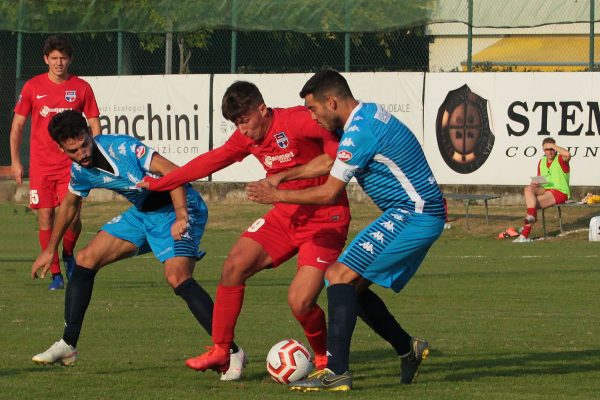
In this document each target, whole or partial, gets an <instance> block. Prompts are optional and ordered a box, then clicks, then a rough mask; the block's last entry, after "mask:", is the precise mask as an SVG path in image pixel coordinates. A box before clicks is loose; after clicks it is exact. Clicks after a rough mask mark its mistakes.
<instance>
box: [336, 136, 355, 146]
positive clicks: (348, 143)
mask: <svg viewBox="0 0 600 400" xmlns="http://www.w3.org/2000/svg"><path fill="white" fill-rule="evenodd" d="M340 146H346V147H356V145H355V144H354V142H353V141H352V138H346V139H344V140H342V141H341V142H340Z"/></svg>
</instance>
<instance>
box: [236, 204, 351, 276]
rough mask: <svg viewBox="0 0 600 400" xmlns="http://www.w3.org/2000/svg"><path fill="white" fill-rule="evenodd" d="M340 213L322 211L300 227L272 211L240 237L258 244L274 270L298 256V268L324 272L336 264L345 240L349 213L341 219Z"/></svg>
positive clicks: (287, 216)
mask: <svg viewBox="0 0 600 400" xmlns="http://www.w3.org/2000/svg"><path fill="white" fill-rule="evenodd" d="M339 211H340V207H335V212H332V211H330V210H328V209H327V208H325V209H321V210H319V211H318V212H316V213H315V214H313V215H312V216H311V217H310V218H309V219H308V220H307V221H306V222H305V223H303V224H301V225H299V224H294V223H293V222H292V221H291V218H290V216H289V215H286V214H284V213H282V212H280V211H279V210H278V209H277V208H273V209H271V210H270V211H269V212H268V213H267V214H265V215H264V216H263V217H262V218H259V219H257V220H256V221H254V223H253V224H252V225H250V227H249V228H248V229H247V230H246V231H245V232H244V233H243V234H242V236H243V237H247V238H250V239H252V240H254V241H256V242H258V243H260V245H261V246H262V247H263V248H264V249H265V251H266V252H267V254H269V256H270V257H271V259H272V260H273V267H276V266H278V265H280V264H282V263H284V262H285V261H287V260H289V259H290V258H292V257H293V256H294V255H295V254H296V253H297V254H298V267H302V266H306V265H308V266H312V267H315V268H318V269H320V270H322V271H325V270H326V269H327V267H329V266H330V265H331V264H333V263H334V262H335V261H336V260H337V258H338V256H339V255H340V253H341V252H342V250H343V249H344V244H345V243H346V237H347V236H348V227H349V225H350V211H349V210H348V209H347V208H346V209H344V212H343V213H342V215H340V213H339ZM333 214H335V215H333Z"/></svg>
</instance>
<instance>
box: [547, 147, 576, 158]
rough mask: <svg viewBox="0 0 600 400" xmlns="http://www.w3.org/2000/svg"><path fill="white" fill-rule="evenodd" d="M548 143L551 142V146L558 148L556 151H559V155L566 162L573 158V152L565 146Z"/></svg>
mask: <svg viewBox="0 0 600 400" xmlns="http://www.w3.org/2000/svg"><path fill="white" fill-rule="evenodd" d="M548 144H550V145H551V147H552V148H554V150H556V153H558V155H559V156H561V157H562V159H563V161H564V162H569V160H570V159H571V153H570V152H569V150H567V149H565V148H564V147H560V146H557V145H556V143H548Z"/></svg>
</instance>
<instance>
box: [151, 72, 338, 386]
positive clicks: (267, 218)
mask: <svg viewBox="0 0 600 400" xmlns="http://www.w3.org/2000/svg"><path fill="white" fill-rule="evenodd" d="M222 112H223V116H224V117H225V118H226V119H228V120H229V121H231V122H233V123H234V124H235V125H236V127H237V129H236V130H235V132H233V134H232V135H231V137H230V138H229V139H228V140H227V142H226V143H225V144H224V145H223V146H221V147H218V148H216V149H214V150H211V151H209V152H207V153H205V154H203V155H200V156H198V157H196V158H195V159H194V160H192V161H190V162H189V163H188V164H186V165H184V166H183V167H181V168H180V169H178V170H176V171H174V172H172V173H170V174H168V175H167V176H165V177H163V178H161V179H159V180H158V181H151V182H150V183H143V184H144V185H145V186H144V187H149V188H150V189H151V190H168V189H172V188H174V187H176V186H178V185H181V184H182V183H184V182H190V181H194V180H196V179H200V178H203V177H205V176H207V175H210V174H212V173H214V172H216V171H219V170H221V169H223V168H225V167H227V166H228V165H231V164H233V163H234V162H236V161H241V160H243V159H244V158H245V157H247V156H248V155H250V154H252V155H254V156H255V157H256V158H257V159H258V160H259V161H260V162H261V164H262V165H263V167H264V169H265V171H266V172H267V176H268V177H275V176H276V175H277V174H278V173H279V172H281V171H284V170H286V169H290V168H293V167H296V166H301V165H304V164H306V163H308V162H309V161H310V160H311V159H313V158H315V157H317V156H320V155H323V154H324V153H327V154H329V156H325V157H324V158H325V159H326V160H329V162H330V165H331V163H332V162H333V158H334V157H335V151H336V149H337V145H338V138H337V136H336V135H335V134H333V133H331V132H329V131H327V130H325V129H323V128H321V127H319V126H318V125H317V124H316V123H315V122H314V121H313V120H312V119H311V117H310V114H309V113H308V111H307V110H306V108H304V107H292V108H286V109H283V108H268V107H267V106H266V105H265V103H264V100H263V97H262V94H261V93H260V91H259V90H258V88H257V87H256V86H255V85H254V84H252V83H250V82H235V83H233V84H232V85H231V86H230V87H229V88H228V89H227V90H226V92H225V95H224V96H223V101H222ZM326 179H327V176H326V175H322V176H320V177H314V178H309V179H301V180H295V181H289V182H285V183H283V184H282V185H281V187H282V188H284V189H301V188H306V187H313V186H318V185H321V184H323V183H324V182H325V180H326ZM274 183H275V184H277V182H274ZM349 222H350V211H349V208H348V199H347V198H346V194H345V193H343V194H341V195H340V196H339V197H338V199H337V200H336V201H334V202H332V203H331V204H330V205H327V206H315V205H305V206H302V205H291V204H275V207H274V208H272V209H271V210H270V211H269V212H268V213H267V214H265V215H264V216H262V217H261V218H259V219H257V220H256V221H255V222H254V223H253V224H252V225H251V226H250V227H249V228H248V229H247V230H246V231H245V232H244V233H243V234H242V236H241V237H240V238H239V239H238V241H237V242H236V243H235V244H234V246H233V247H232V249H231V250H230V252H229V255H228V256H227V259H226V260H225V263H224V265H223V269H222V272H221V280H220V282H219V285H218V287H217V294H216V297H215V312H214V314H213V336H212V339H213V343H214V346H212V347H211V348H210V351H209V352H207V353H205V354H202V355H200V356H198V357H195V358H190V359H189V360H187V362H186V364H187V366H188V367H190V368H193V369H196V370H199V371H204V370H207V369H214V370H217V371H225V370H227V368H228V367H229V366H230V356H229V354H230V345H231V342H232V340H233V337H234V329H235V325H236V322H237V318H238V315H239V313H240V311H241V308H242V303H243V299H244V290H245V283H246V280H247V279H248V278H250V277H251V276H253V275H254V274H256V273H257V272H259V271H261V270H263V269H266V268H271V267H277V266H278V265H280V264H282V263H283V262H285V261H287V260H289V259H290V258H291V257H293V256H294V255H295V254H296V253H298V269H297V271H296V275H295V277H294V279H293V280H292V282H291V283H290V286H289V290H288V303H289V305H290V307H291V309H292V313H293V315H294V317H295V318H296V319H297V320H298V322H300V324H301V325H302V327H303V329H304V333H305V335H306V338H307V340H308V342H309V343H310V345H311V347H312V349H313V351H314V354H315V364H316V368H317V369H321V368H324V367H325V366H326V363H327V356H326V344H327V328H326V324H325V313H324V312H323V310H322V309H321V308H320V307H319V306H318V304H317V303H316V301H317V298H318V296H319V293H320V292H321V290H322V288H323V276H324V274H325V270H326V269H327V267H328V266H329V265H330V264H331V263H332V262H333V261H334V260H335V259H336V258H337V257H338V255H339V254H340V252H341V251H342V248H343V246H344V243H345V241H346V236H347V233H348V225H349ZM234 360H236V359H234V357H231V362H232V363H233V362H234ZM237 360H239V358H237ZM235 362H236V364H237V366H238V367H241V366H240V365H239V361H235ZM232 367H233V365H232ZM238 378H239V376H235V377H229V376H226V375H224V376H222V379H223V380H233V379H238Z"/></svg>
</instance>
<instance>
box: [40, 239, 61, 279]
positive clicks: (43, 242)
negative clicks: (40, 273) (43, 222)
mask: <svg viewBox="0 0 600 400" xmlns="http://www.w3.org/2000/svg"><path fill="white" fill-rule="evenodd" d="M50 236H52V230H50V229H40V230H39V231H38V239H39V241H40V247H41V248H42V250H46V249H47V248H48V242H50ZM50 272H51V273H52V275H56V274H60V264H59V263H58V254H57V253H56V252H55V253H54V257H52V264H51V265H50Z"/></svg>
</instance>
